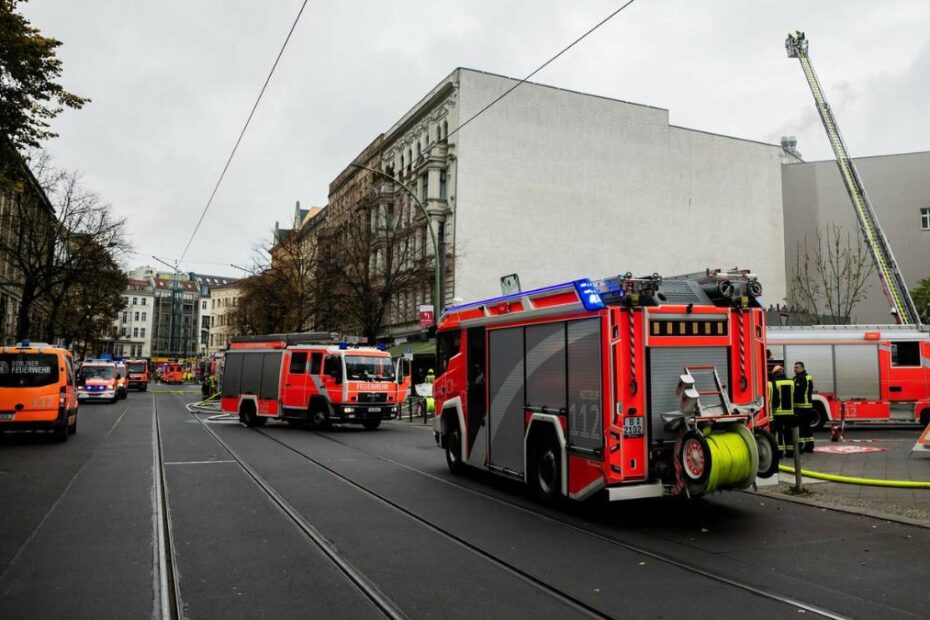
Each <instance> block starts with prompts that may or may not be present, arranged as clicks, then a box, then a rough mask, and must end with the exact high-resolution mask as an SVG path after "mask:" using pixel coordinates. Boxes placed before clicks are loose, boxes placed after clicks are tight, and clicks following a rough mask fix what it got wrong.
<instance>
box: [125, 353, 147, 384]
mask: <svg viewBox="0 0 930 620" xmlns="http://www.w3.org/2000/svg"><path fill="white" fill-rule="evenodd" d="M126 369H127V370H128V371H129V389H136V390H139V391H140V392H144V391H146V390H147V389H148V387H149V363H148V362H147V361H146V360H142V359H132V360H126Z"/></svg>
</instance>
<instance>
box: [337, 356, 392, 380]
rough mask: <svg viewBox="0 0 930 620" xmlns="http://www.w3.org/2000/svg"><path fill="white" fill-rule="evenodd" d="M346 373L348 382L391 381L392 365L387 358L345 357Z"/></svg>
mask: <svg viewBox="0 0 930 620" xmlns="http://www.w3.org/2000/svg"><path fill="white" fill-rule="evenodd" d="M346 373H347V375H348V377H349V381H393V380H394V365H393V364H392V363H391V358H389V357H373V356H372V357H369V356H365V355H347V356H346Z"/></svg>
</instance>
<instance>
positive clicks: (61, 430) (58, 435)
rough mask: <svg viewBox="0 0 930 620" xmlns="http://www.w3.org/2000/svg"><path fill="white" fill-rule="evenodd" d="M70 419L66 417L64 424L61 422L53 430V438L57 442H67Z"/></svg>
mask: <svg viewBox="0 0 930 620" xmlns="http://www.w3.org/2000/svg"><path fill="white" fill-rule="evenodd" d="M69 434H70V433H68V419H67V418H65V422H64V424H59V425H58V426H56V427H55V430H53V431H52V440H54V441H55V443H65V442H66V441H68V435H69Z"/></svg>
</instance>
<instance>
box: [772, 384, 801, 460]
mask: <svg viewBox="0 0 930 620" xmlns="http://www.w3.org/2000/svg"><path fill="white" fill-rule="evenodd" d="M769 385H770V389H771V391H772V399H771V400H772V431H773V432H774V433H775V443H776V444H777V446H778V450H779V451H781V452H782V454H787V453H789V452H793V449H792V441H791V432H792V429H793V428H794V426H795V425H796V424H797V418H795V415H794V381H792V380H791V379H789V378H788V377H786V376H785V369H784V368H783V367H781V366H775V367H774V368H773V369H772V379H771V381H770V382H769Z"/></svg>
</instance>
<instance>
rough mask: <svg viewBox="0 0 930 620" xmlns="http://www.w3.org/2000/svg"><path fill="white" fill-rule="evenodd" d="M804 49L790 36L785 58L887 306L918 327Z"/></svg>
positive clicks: (901, 279) (901, 319)
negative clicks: (822, 138)
mask: <svg viewBox="0 0 930 620" xmlns="http://www.w3.org/2000/svg"><path fill="white" fill-rule="evenodd" d="M807 47H808V41H807V38H806V37H805V36H804V33H803V32H797V33H796V34H793V35H792V34H789V35H788V39H787V40H786V41H785V49H786V50H787V51H788V58H797V59H798V60H799V61H800V62H801V69H803V70H804V76H805V77H806V78H807V83H808V85H809V86H810V89H811V93H812V94H813V95H814V103H816V104H817V112H819V113H820V120H821V121H823V127H824V129H826V131H827V138H828V139H829V140H830V146H831V147H833V153H834V154H835V155H836V165H837V166H838V167H839V169H840V176H842V177H843V184H844V185H845V186H846V191H847V192H849V198H850V200H852V203H853V207H854V208H855V210H856V217H857V218H858V219H859V226H860V228H861V229H862V234H863V236H864V237H865V240H866V242H867V244H868V246H869V251H870V252H871V254H872V258H873V259H874V260H875V266H876V268H877V271H878V276H879V278H881V281H882V287H883V289H884V291H885V296H886V297H887V298H888V303H890V304H891V313H892V314H893V315H894V316H895V319H896V320H897V321H898V323H902V324H904V325H919V324H920V317H919V315H918V314H917V308H916V306H915V305H914V301H913V300H912V299H911V295H910V293H909V292H908V290H907V283H906V282H905V281H904V276H902V275H901V271H900V269H898V263H897V261H896V260H895V258H894V254H892V252H891V246H890V245H889V243H888V239H887V238H886V237H885V233H883V232H882V229H881V226H880V225H879V223H878V218H877V217H876V215H875V211H874V209H872V203H871V202H870V201H869V197H868V195H867V194H866V192H865V187H863V185H862V181H861V180H860V178H859V173H858V172H857V171H856V166H855V164H854V163H853V161H852V159H850V157H849V154H848V153H847V151H846V144H845V143H844V142H843V138H842V136H840V130H839V128H838V127H837V126H836V120H835V119H834V118H833V112H832V111H831V110H830V105H829V104H828V103H827V100H826V99H825V98H824V96H823V90H822V89H821V88H820V82H819V81H818V80H817V75H816V74H815V73H814V66H813V65H812V64H811V59H810V56H808V54H807Z"/></svg>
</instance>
